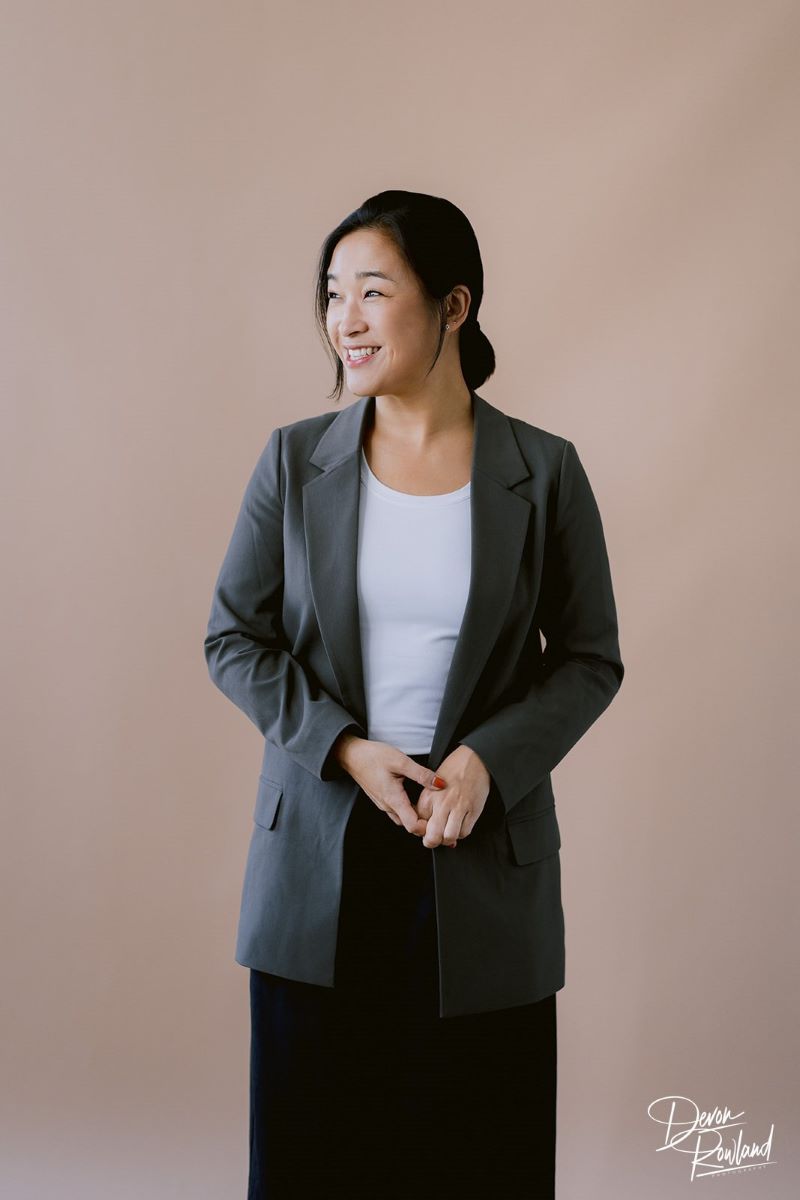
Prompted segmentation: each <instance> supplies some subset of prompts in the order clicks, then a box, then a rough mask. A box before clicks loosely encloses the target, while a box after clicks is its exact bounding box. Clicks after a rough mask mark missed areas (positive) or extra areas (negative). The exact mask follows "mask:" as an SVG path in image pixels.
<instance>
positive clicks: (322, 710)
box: [204, 428, 367, 780]
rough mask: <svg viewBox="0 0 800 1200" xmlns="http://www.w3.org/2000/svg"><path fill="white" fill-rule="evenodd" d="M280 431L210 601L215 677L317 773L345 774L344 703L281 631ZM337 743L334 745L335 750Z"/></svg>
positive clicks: (354, 727) (267, 450) (247, 496)
mask: <svg viewBox="0 0 800 1200" xmlns="http://www.w3.org/2000/svg"><path fill="white" fill-rule="evenodd" d="M280 461H281V431H280V429H279V428H278V429H275V430H274V431H273V432H272V434H271V435H270V437H269V440H268V442H267V444H266V446H265V447H264V449H263V451H262V452H261V455H260V457H259V459H258V462H257V463H256V466H255V469H254V471H253V473H252V475H251V477H250V480H249V482H248V484H247V487H246V488H245V492H244V497H243V499H242V503H241V506H240V508H239V513H238V516H237V518H236V523H235V525H234V529H233V534H232V535H231V539H230V543H229V545H228V549H227V551H226V554H225V557H224V559H223V562H222V566H221V568H220V571H219V574H218V576H217V581H216V584H215V587H214V595H213V600H212V604H211V614H210V616H209V620H208V629H207V632H206V637H205V642H204V649H205V657H206V663H207V665H208V672H209V675H210V677H211V680H212V682H213V683H214V684H215V685H216V686H217V687H218V688H219V689H220V691H221V692H223V693H224V694H225V695H226V696H227V697H228V699H229V700H232V701H233V703H234V704H235V705H236V706H237V708H240V709H241V710H242V712H244V713H246V715H247V716H248V717H249V718H250V720H251V721H252V722H253V724H254V725H255V726H256V727H257V728H258V729H259V730H260V732H261V734H262V735H263V736H264V737H265V738H267V739H268V740H269V741H271V742H274V743H275V744H276V745H278V746H281V747H282V749H284V750H285V751H286V753H287V754H289V755H291V757H292V758H294V759H295V761H296V762H297V763H299V764H300V766H301V767H304V768H305V770H307V771H310V772H311V774H312V775H314V776H316V778H317V779H320V780H327V779H333V778H337V777H341V775H342V773H343V768H342V766H341V762H340V759H339V749H340V748H341V746H342V744H343V743H344V742H345V741H346V738H342V739H341V741H340V740H339V739H340V735H341V734H342V733H343V732H344V731H345V730H348V727H350V729H349V732H350V733H357V734H358V735H359V736H362V737H366V736H367V735H366V732H365V731H364V730H363V729H361V727H360V726H359V724H358V722H357V721H356V720H355V719H354V718H353V716H352V714H351V713H349V712H348V711H347V710H346V709H345V708H343V707H342V705H341V704H339V703H338V702H337V701H336V700H334V698H333V697H332V696H331V695H329V693H328V692H326V691H324V690H323V688H321V687H320V686H319V684H318V683H317V682H316V681H315V680H312V679H311V678H310V677H309V676H308V675H307V674H306V672H305V671H304V669H303V667H302V666H301V665H300V663H298V662H297V660H296V659H295V658H293V657H292V655H291V654H290V652H289V651H288V650H287V649H286V647H285V644H284V641H283V638H282V631H281V627H280V626H281V620H280V613H281V604H282V598H283V501H282V496H281V470H280ZM334 748H335V750H334Z"/></svg>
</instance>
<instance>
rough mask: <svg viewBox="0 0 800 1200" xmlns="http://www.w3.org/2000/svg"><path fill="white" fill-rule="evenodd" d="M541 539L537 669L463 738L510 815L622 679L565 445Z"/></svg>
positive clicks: (588, 507)
mask: <svg viewBox="0 0 800 1200" xmlns="http://www.w3.org/2000/svg"><path fill="white" fill-rule="evenodd" d="M548 524H549V523H548ZM546 536H547V544H546V546H545V550H544V556H543V568H542V584H541V593H540V597H539V601H538V604H537V612H538V615H537V623H538V627H539V628H540V629H541V631H542V633H543V634H544V635H545V638H546V647H545V650H544V655H543V669H542V671H541V672H540V673H539V675H538V676H537V678H535V679H533V680H531V682H530V683H529V685H528V687H527V690H526V691H525V692H524V694H523V695H522V697H521V698H520V699H518V700H517V701H516V702H514V703H512V704H509V705H507V706H506V707H503V708H501V709H499V710H498V711H497V712H495V713H493V714H492V715H491V716H490V717H488V718H487V719H486V720H485V721H482V722H481V723H480V724H479V725H477V726H475V727H474V728H473V729H472V730H471V731H470V732H469V733H468V734H466V735H465V736H464V737H462V738H460V743H462V744H464V745H466V746H470V747H471V748H472V749H473V750H474V751H475V752H476V754H478V755H479V757H480V758H481V760H482V761H483V763H484V765H485V766H486V769H487V770H488V771H489V774H490V775H491V776H492V779H493V781H494V783H495V785H496V787H497V789H498V792H499V794H500V798H501V799H502V802H503V806H504V808H505V810H506V812H508V811H509V810H510V809H512V808H513V807H514V805H515V804H517V803H518V802H519V801H520V800H521V799H522V798H523V797H524V796H526V795H527V794H528V793H529V792H531V791H532V790H533V789H534V788H535V787H536V786H537V784H539V783H540V782H541V781H542V779H544V778H545V776H546V775H548V774H549V772H550V771H552V769H553V768H554V767H555V766H556V764H557V763H559V762H560V761H561V759H562V758H563V757H564V756H565V755H566V754H567V752H568V751H569V750H571V749H572V747H573V746H574V745H575V743H576V742H577V741H578V740H579V739H580V738H581V737H582V736H583V735H584V733H585V732H586V730H587V729H588V728H589V726H590V725H592V724H593V723H594V721H596V720H597V718H598V717H599V716H600V714H601V713H602V712H603V711H604V709H605V708H607V706H608V705H609V704H610V703H611V700H612V699H613V697H614V695H615V694H616V692H617V691H618V689H619V687H620V684H621V683H622V678H623V674H624V667H623V664H622V660H621V658H620V650H619V640H618V630H617V612H616V606H615V602H614V592H613V588H612V583H611V572H610V568H609V563H608V554H607V551H606V543H605V537H604V534H603V525H602V521H601V518H600V513H599V511H598V507H597V503H596V501H595V498H594V494H593V492H592V489H591V486H590V484H589V480H588V478H587V476H586V472H585V470H584V468H583V464H582V463H581V460H580V458H579V457H578V452H577V450H576V449H575V447H574V445H573V444H572V442H569V441H567V442H566V444H565V446H564V449H563V452H562V456H561V466H560V471H559V482H558V491H557V500H556V508H555V516H554V519H553V521H552V524H551V525H550V530H549V533H548V534H547V535H546Z"/></svg>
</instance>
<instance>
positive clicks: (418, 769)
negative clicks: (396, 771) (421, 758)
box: [403, 755, 447, 791]
mask: <svg viewBox="0 0 800 1200" xmlns="http://www.w3.org/2000/svg"><path fill="white" fill-rule="evenodd" d="M405 758H406V762H405V766H404V767H403V774H404V775H405V776H406V777H407V778H408V779H413V780H414V781H415V783H421V784H422V786H423V787H429V788H435V789H436V790H437V791H439V790H440V789H441V788H443V787H446V786H447V784H446V782H445V780H444V779H442V777H441V775H437V774H436V772H435V771H431V770H430V768H429V767H423V765H422V763H418V762H414V759H413V758H409V756H408V755H406V756H405Z"/></svg>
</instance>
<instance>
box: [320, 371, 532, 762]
mask: <svg viewBox="0 0 800 1200" xmlns="http://www.w3.org/2000/svg"><path fill="white" fill-rule="evenodd" d="M470 394H471V396H472V411H473V419H474V437H473V454H472V471H471V476H470V479H471V488H470V514H471V515H470V521H471V574H470V586H469V592H468V595H467V602H466V607H465V609H464V615H463V618H462V622H461V627H460V631H459V634H458V638H457V640H456V644H455V647H454V650H453V657H452V660H451V664H450V670H449V673H448V676H447V680H446V683H445V689H444V695H443V697H442V703H441V708H440V711H439V718H438V722H437V725H436V729H435V731H434V736H433V743H432V745H431V750H430V760H429V761H430V763H431V766H432V767H433V768H434V769H436V768H437V767H438V766H439V764H440V762H441V760H442V759H443V758H445V757H446V755H447V753H449V750H450V749H451V748H452V746H451V742H452V743H453V744H455V742H457V737H456V736H455V735H456V733H457V732H458V722H459V720H460V719H461V717H462V716H463V714H464V712H465V710H466V709H467V706H468V704H469V702H470V700H471V699H472V697H473V694H474V693H475V690H476V687H477V685H478V683H479V681H480V676H481V672H482V671H483V668H484V667H485V665H486V663H487V661H488V659H489V656H490V654H491V651H492V648H493V647H494V645H495V642H496V641H497V638H498V635H499V633H500V629H501V626H502V623H503V619H504V617H505V614H506V612H507V611H508V608H509V605H510V603H511V598H512V595H513V592H514V588H515V585H516V581H517V576H518V574H519V569H520V563H521V561H522V550H523V546H524V544H525V539H526V537H527V533H528V527H529V523H530V514H531V504H530V502H529V501H528V500H526V499H525V498H524V497H523V496H520V495H518V494H517V493H516V492H513V491H510V490H509V489H510V488H512V487H513V486H514V484H517V483H519V482H520V481H521V480H523V479H527V478H529V476H530V475H531V473H532V472H531V470H530V469H529V467H528V465H527V463H526V462H525V459H524V458H523V456H522V453H521V451H520V448H519V445H518V444H517V439H516V436H515V434H514V430H513V427H512V424H511V421H510V420H509V418H508V417H507V416H506V414H505V413H503V412H501V411H500V409H498V408H495V407H494V405H492V404H489V403H488V401H486V400H484V399H483V398H482V397H481V396H479V395H478V393H477V392H475V391H473V390H472V389H470ZM374 406H375V397H374V396H366V397H362V398H361V399H359V400H356V401H355V402H354V403H353V404H350V405H348V406H347V408H344V409H342V411H341V412H339V413H337V414H336V416H335V417H334V419H333V421H331V423H330V424H329V425H328V426H327V428H326V429H325V431H324V433H323V434H322V436H321V437H320V439H319V441H318V443H317V445H316V447H315V449H314V452H313V454H312V455H311V457H310V459H309V461H310V462H311V463H312V464H313V465H314V466H316V467H319V468H320V469H321V473H320V474H319V475H317V476H315V478H314V479H311V480H309V481H308V482H307V483H306V484H304V486H303V514H304V523H305V534H306V547H307V552H308V568H309V583H310V590H311V597H312V600H313V603H314V608H315V610H316V615H317V622H318V625H319V629H320V633H321V635H322V640H323V643H324V645H325V649H326V651H327V654H328V657H329V658H330V661H331V666H332V667H333V671H334V674H335V676H336V681H337V683H338V685H339V690H340V693H341V700H342V703H343V705H344V707H345V708H347V709H348V711H349V712H350V713H352V715H353V718H354V719H355V720H356V721H357V722H358V723H359V724H360V725H361V727H362V728H363V729H364V731H365V732H368V725H367V711H366V707H367V706H366V696H365V689H364V676H363V662H362V657H361V630H360V624H359V613H358V590H357V576H356V568H357V554H358V510H359V501H360V495H361V447H362V444H363V436H364V430H365V429H366V427H367V421H368V419H369V420H371V419H372V416H373V413H374ZM461 732H463V733H466V732H467V730H466V729H465V730H463V731H461Z"/></svg>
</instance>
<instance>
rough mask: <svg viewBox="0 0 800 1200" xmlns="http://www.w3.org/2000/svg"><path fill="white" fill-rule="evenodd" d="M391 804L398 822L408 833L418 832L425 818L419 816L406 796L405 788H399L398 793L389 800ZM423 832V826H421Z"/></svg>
mask: <svg viewBox="0 0 800 1200" xmlns="http://www.w3.org/2000/svg"><path fill="white" fill-rule="evenodd" d="M390 803H391V804H392V805H393V809H394V813H395V815H396V817H397V818H398V824H399V825H402V826H404V828H405V829H407V830H408V832H409V833H419V832H420V829H421V826H424V824H425V819H424V818H422V817H420V815H419V813H418V812H417V810H416V809H415V808H414V805H413V804H412V803H411V801H410V800H409V798H408V795H407V794H406V791H405V788H401V790H400V795H399V796H398V797H397V798H396V799H395V798H394V797H393V798H392V800H391V801H390ZM422 832H424V828H422Z"/></svg>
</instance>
